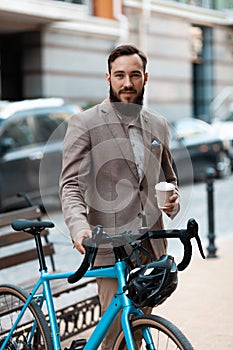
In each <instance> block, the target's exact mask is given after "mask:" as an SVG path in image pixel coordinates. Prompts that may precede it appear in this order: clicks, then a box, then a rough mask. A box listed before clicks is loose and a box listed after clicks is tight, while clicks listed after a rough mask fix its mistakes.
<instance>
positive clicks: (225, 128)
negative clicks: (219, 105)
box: [211, 104, 233, 169]
mask: <svg viewBox="0 0 233 350" xmlns="http://www.w3.org/2000/svg"><path fill="white" fill-rule="evenodd" d="M211 125H212V126H213V128H214V129H215V131H216V133H218V135H219V136H220V137H221V138H222V139H225V140H227V141H228V142H229V144H230V147H229V155H230V159H231V167H232V169H233V104H232V105H231V106H230V109H229V113H228V114H226V115H225V116H224V118H220V117H216V118H214V120H213V122H212V124H211Z"/></svg>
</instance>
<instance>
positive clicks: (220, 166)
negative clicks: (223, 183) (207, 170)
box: [216, 152, 231, 179]
mask: <svg viewBox="0 0 233 350" xmlns="http://www.w3.org/2000/svg"><path fill="white" fill-rule="evenodd" d="M216 171H217V177H218V178H220V179H223V178H225V177H228V176H230V175H231V160H230V157H229V156H228V154H227V153H226V152H219V155H218V159H217V164H216Z"/></svg>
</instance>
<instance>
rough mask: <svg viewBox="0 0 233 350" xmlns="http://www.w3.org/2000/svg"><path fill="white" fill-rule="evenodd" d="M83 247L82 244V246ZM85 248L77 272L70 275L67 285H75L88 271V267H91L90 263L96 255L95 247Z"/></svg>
mask: <svg viewBox="0 0 233 350" xmlns="http://www.w3.org/2000/svg"><path fill="white" fill-rule="evenodd" d="M83 245H84V244H83ZM84 247H85V251H86V253H85V256H84V259H83V261H82V264H81V265H80V267H79V268H78V270H77V271H76V272H75V273H73V274H72V275H70V276H69V277H68V282H69V283H75V282H77V281H79V280H80V279H81V278H82V277H83V276H84V275H85V273H86V272H87V270H88V269H89V267H90V266H91V265H92V263H93V262H94V260H95V257H96V254H97V250H98V248H97V247H91V246H88V245H87V246H86V245H84Z"/></svg>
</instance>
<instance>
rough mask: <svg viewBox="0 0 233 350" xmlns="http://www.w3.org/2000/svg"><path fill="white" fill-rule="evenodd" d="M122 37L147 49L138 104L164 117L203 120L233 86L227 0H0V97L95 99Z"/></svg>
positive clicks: (232, 6)
mask: <svg viewBox="0 0 233 350" xmlns="http://www.w3.org/2000/svg"><path fill="white" fill-rule="evenodd" d="M121 43H132V44H136V45H137V46H139V47H140V48H141V49H142V50H144V51H145V52H146V53H147V55H148V57H149V65H148V71H149V84H148V87H147V89H146V96H145V103H146V105H147V106H148V107H149V108H150V109H152V110H156V111H158V112H160V113H162V114H163V115H165V116H166V117H167V118H168V119H169V120H171V121H173V120H176V119H178V118H182V117H187V116H202V117H203V118H205V119H207V120H208V119H209V118H210V117H211V114H212V112H213V108H214V104H213V101H214V100H215V97H216V96H218V95H219V94H220V93H221V92H222V91H223V90H224V89H225V88H227V87H232V86H233V69H232V67H233V1H232V0H228V1H223V0H221V1H216V0H215V1H214V0H202V1H201V0H199V1H198V0H196V1H195V0H189V1H188V0H186V1H185V0H183V1H171V0H124V1H123V0H73V1H72V0H69V1H58V0H20V1H18V0H8V1H7V2H6V1H3V0H0V60H1V61H0V62H1V63H0V64H1V65H0V71H1V81H0V83H1V85H0V95H1V100H21V99H28V98H36V97H51V96H57V97H63V98H64V99H65V100H67V101H68V102H72V103H76V104H78V105H80V106H83V107H86V106H89V105H92V104H95V103H98V102H100V101H101V100H103V99H104V98H105V97H106V94H107V93H108V86H107V84H106V82H105V72H106V69H107V64H106V59H107V56H108V54H109V52H110V51H111V50H112V49H113V48H114V47H115V46H116V45H118V44H121ZM226 98H227V99H228V98H229V96H227V97H226ZM224 102H225V101H223V102H222V103H224Z"/></svg>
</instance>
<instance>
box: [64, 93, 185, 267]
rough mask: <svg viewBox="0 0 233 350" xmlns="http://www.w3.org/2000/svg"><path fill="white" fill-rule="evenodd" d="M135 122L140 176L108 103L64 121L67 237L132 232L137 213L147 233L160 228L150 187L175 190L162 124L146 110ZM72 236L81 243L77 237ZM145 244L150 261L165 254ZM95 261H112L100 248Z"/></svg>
mask: <svg viewBox="0 0 233 350" xmlns="http://www.w3.org/2000/svg"><path fill="white" fill-rule="evenodd" d="M140 122H141V127H142V136H143V141H144V147H145V148H144V164H143V175H142V176H141V178H139V176H138V172H137V168H136V165H135V161H134V154H133V150H132V146H131V143H130V141H129V139H128V138H127V136H126V133H125V130H124V128H123V126H122V125H121V122H120V119H119V118H118V117H117V115H116V114H115V112H114V110H113V108H112V105H111V103H110V102H109V100H108V99H106V100H104V101H103V102H102V103H101V104H99V105H96V106H95V107H93V108H91V109H89V110H87V111H84V112H81V113H79V114H77V115H74V116H73V117H72V118H71V119H70V121H69V125H68V130H67V133H66V136H65V140H64V151H63V168H62V174H61V180H60V191H61V202H62V209H63V213H64V218H65V221H66V224H67V226H68V228H69V230H70V234H71V237H72V238H74V237H77V234H78V232H79V231H80V230H81V229H83V228H90V227H94V226H95V225H97V224H100V225H102V226H103V227H104V230H105V231H106V232H107V233H109V234H116V233H122V232H124V231H125V230H137V229H138V227H139V226H140V225H141V219H140V215H139V214H140V213H141V212H142V210H143V211H144V212H145V214H146V218H147V225H148V226H149V227H150V228H151V229H161V228H163V220H162V215H161V211H160V210H159V209H158V206H157V201H156V198H155V196H154V195H155V190H154V187H155V184H156V183H158V182H159V181H168V182H172V183H174V184H175V185H176V186H177V182H176V176H175V173H174V171H173V168H172V159H171V154H170V151H169V129H168V124H167V121H166V120H165V119H164V118H162V117H161V116H158V115H155V114H152V113H151V112H148V111H146V110H142V112H141V115H140ZM177 191H178V189H177ZM77 238H78V240H80V241H82V238H83V237H77ZM151 244H152V247H153V250H154V254H155V256H156V257H160V256H161V255H162V254H164V253H165V252H166V240H163V239H159V240H153V241H152V242H151ZM97 261H99V263H101V264H111V263H113V255H112V253H111V250H109V249H108V248H106V249H103V251H101V252H100V253H99V255H98V259H97Z"/></svg>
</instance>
